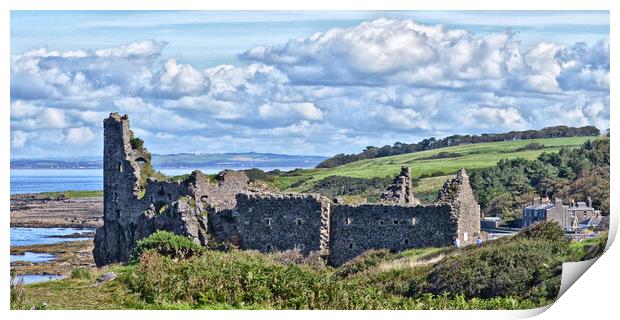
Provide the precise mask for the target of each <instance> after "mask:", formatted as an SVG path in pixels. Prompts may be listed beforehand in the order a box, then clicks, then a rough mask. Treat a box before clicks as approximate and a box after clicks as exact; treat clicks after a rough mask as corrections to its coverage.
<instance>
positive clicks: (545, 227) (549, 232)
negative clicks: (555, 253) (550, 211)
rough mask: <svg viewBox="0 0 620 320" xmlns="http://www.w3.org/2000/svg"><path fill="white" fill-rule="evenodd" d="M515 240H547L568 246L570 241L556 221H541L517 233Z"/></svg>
mask: <svg viewBox="0 0 620 320" xmlns="http://www.w3.org/2000/svg"><path fill="white" fill-rule="evenodd" d="M514 238H515V239H534V240H546V241H549V242H552V243H559V244H564V245H565V244H567V243H568V239H567V238H566V236H565V235H564V231H563V230H562V227H561V226H560V224H559V223H557V222H554V221H541V222H538V223H535V224H533V225H531V226H529V227H527V228H525V229H523V230H521V231H519V233H517V234H516V235H515V237H514Z"/></svg>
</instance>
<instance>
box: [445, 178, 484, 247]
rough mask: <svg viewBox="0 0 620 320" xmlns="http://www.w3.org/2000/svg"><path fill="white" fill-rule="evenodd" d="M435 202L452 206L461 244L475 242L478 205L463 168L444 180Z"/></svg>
mask: <svg viewBox="0 0 620 320" xmlns="http://www.w3.org/2000/svg"><path fill="white" fill-rule="evenodd" d="M437 203H447V204H450V205H451V206H452V212H453V219H454V220H455V221H457V224H458V233H457V235H456V236H457V237H458V238H459V240H460V241H461V243H462V244H471V243H475V241H476V237H478V235H480V219H481V217H482V216H481V215H480V205H479V204H478V201H476V197H475V196H474V191H473V190H472V189H471V185H470V184H469V175H467V171H465V169H461V170H459V171H458V172H457V173H456V178H454V179H452V180H448V181H446V183H445V184H444V186H443V188H442V190H440V191H439V194H438V196H437Z"/></svg>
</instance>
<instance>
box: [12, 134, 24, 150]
mask: <svg viewBox="0 0 620 320" xmlns="http://www.w3.org/2000/svg"><path fill="white" fill-rule="evenodd" d="M11 134H12V135H13V139H11V146H12V147H14V148H21V147H23V146H24V145H25V144H26V141H28V133H26V132H24V131H21V130H16V131H12V132H11Z"/></svg>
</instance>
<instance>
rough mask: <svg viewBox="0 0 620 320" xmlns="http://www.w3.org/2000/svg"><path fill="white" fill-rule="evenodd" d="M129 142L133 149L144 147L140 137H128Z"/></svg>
mask: <svg viewBox="0 0 620 320" xmlns="http://www.w3.org/2000/svg"><path fill="white" fill-rule="evenodd" d="M129 143H130V144H131V148H132V149H134V150H142V149H143V148H144V140H142V139H140V138H131V139H129Z"/></svg>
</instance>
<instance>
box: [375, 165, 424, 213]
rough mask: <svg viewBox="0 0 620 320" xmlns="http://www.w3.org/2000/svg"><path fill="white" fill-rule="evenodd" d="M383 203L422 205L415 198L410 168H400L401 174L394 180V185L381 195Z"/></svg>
mask: <svg viewBox="0 0 620 320" xmlns="http://www.w3.org/2000/svg"><path fill="white" fill-rule="evenodd" d="M381 202H383V203H392V204H400V205H413V206H417V205H419V204H420V201H419V200H418V199H416V198H415V197H414V196H413V186H412V184H411V169H409V167H406V166H403V167H402V168H400V174H399V175H398V176H396V178H394V182H392V185H390V186H389V187H388V188H387V190H385V191H384V192H383V193H381Z"/></svg>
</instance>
